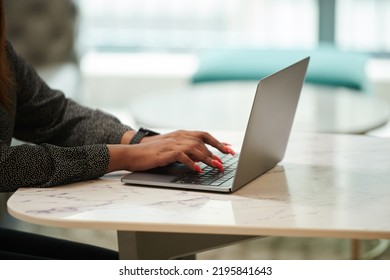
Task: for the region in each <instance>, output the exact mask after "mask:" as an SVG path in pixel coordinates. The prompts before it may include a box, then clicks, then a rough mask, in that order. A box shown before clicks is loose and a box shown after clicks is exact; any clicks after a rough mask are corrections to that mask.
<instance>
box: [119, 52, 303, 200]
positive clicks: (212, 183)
mask: <svg viewBox="0 0 390 280" xmlns="http://www.w3.org/2000/svg"><path fill="white" fill-rule="evenodd" d="M309 60H310V57H307V58H305V59H302V60H301V61H298V62H296V63H294V64H292V65H290V66H288V67H286V68H284V69H282V70H280V71H278V72H276V73H274V74H271V75H269V76H267V77H265V78H263V79H261V80H260V81H259V83H258V85H257V89H256V94H255V97H254V100H253V105H252V109H251V112H250V115H249V120H248V124H247V127H246V131H245V135H244V139H243V143H242V147H241V151H240V153H237V154H236V155H235V156H231V155H228V156H227V157H226V159H224V158H222V160H223V162H224V167H225V171H224V172H223V173H222V172H220V171H219V170H218V169H217V168H211V167H209V166H207V165H205V164H203V163H201V165H200V167H201V168H203V173H197V172H194V171H192V170H190V169H189V168H188V167H186V166H185V165H184V164H180V163H173V164H170V165H169V166H166V167H160V168H155V169H152V170H147V171H143V172H132V173H129V174H128V175H126V176H124V177H123V178H122V182H123V183H125V184H130V185H141V186H154V187H168V188H180V189H187V190H202V191H213V192H225V193H231V192H235V191H237V190H238V189H240V188H242V187H243V186H245V185H246V184H248V183H249V182H251V181H252V180H254V179H256V178H257V177H259V176H260V175H262V174H264V173H266V172H267V171H269V170H270V169H272V168H273V167H275V166H276V165H277V164H278V163H279V162H280V161H281V160H282V159H283V157H284V154H285V151H286V148H287V144H288V139H289V137H290V132H291V128H292V124H293V121H294V116H295V112H296V108H297V105H298V101H299V96H300V93H301V90H302V86H303V82H304V80H305V75H306V71H307V67H308V64H309ZM237 94H239V93H237ZM218 156H219V157H224V156H226V155H224V154H222V153H221V155H219V154H218Z"/></svg>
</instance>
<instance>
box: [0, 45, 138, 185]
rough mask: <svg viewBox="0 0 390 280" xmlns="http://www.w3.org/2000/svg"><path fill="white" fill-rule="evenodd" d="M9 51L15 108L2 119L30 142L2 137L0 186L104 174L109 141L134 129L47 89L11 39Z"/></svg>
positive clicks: (57, 182) (58, 182)
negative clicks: (12, 142)
mask: <svg viewBox="0 0 390 280" xmlns="http://www.w3.org/2000/svg"><path fill="white" fill-rule="evenodd" d="M7 52H8V57H9V63H10V65H11V70H12V73H13V76H14V89H13V92H12V96H13V99H14V100H15V108H14V110H15V111H14V114H13V116H12V117H9V119H7V117H2V120H1V121H7V122H8V123H12V124H13V132H12V133H13V134H12V135H10V137H15V138H17V139H20V140H22V141H25V142H28V143H32V144H25V145H20V146H10V145H9V142H8V139H5V138H3V139H0V165H1V168H0V185H1V189H0V190H1V191H3V192H5V191H15V190H16V189H17V188H18V187H28V186H31V187H50V186H56V185H61V184H67V183H73V182H78V181H83V180H88V179H92V178H97V177H99V176H102V175H103V174H104V173H105V172H106V171H107V168H108V163H109V153H108V148H107V146H106V144H116V143H120V140H121V137H122V135H123V134H124V133H125V131H127V130H129V129H131V128H130V127H129V126H126V125H123V124H122V123H121V122H120V121H119V120H118V119H117V118H115V117H114V116H111V115H109V114H106V113H104V112H101V111H99V110H93V109H89V108H86V107H83V106H81V105H79V104H77V103H76V102H74V101H72V100H70V99H67V98H66V97H65V96H64V94H62V93H61V92H60V91H56V90H53V89H51V88H49V87H48V86H47V84H46V83H45V82H44V81H43V80H42V79H41V78H40V77H39V76H38V74H37V73H36V71H35V70H34V69H33V68H32V67H31V66H30V65H29V64H28V63H26V62H25V61H24V59H22V58H21V57H19V56H18V55H17V54H16V53H15V52H14V50H13V48H12V46H11V45H10V44H8V45H7ZM10 115H11V114H10ZM0 134H1V133H0ZM3 134H4V133H3Z"/></svg>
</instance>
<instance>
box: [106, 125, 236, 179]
mask: <svg viewBox="0 0 390 280" xmlns="http://www.w3.org/2000/svg"><path fill="white" fill-rule="evenodd" d="M207 145H210V146H212V147H215V148H216V149H218V150H220V151H221V152H223V153H231V154H234V152H233V151H232V150H231V148H230V147H229V146H228V145H226V144H225V143H221V142H219V141H218V140H217V139H215V138H214V137H213V136H211V135H210V134H209V133H207V132H202V131H186V130H179V131H175V132H171V133H167V134H162V135H156V136H151V137H145V138H143V139H142V141H141V143H140V144H135V145H108V148H109V151H110V164H109V170H108V171H109V172H111V171H114V170H121V169H125V170H129V171H141V170H147V169H151V168H155V167H160V166H165V165H168V164H170V163H173V162H180V163H183V164H185V165H186V166H188V167H189V168H191V169H192V170H194V171H198V172H201V170H200V168H199V166H198V165H197V164H196V162H198V161H200V162H203V163H205V164H207V165H209V166H212V167H216V168H218V169H219V170H221V171H223V165H222V162H221V160H220V159H219V158H218V157H216V156H214V155H213V153H212V152H211V151H210V150H209V149H208V148H207Z"/></svg>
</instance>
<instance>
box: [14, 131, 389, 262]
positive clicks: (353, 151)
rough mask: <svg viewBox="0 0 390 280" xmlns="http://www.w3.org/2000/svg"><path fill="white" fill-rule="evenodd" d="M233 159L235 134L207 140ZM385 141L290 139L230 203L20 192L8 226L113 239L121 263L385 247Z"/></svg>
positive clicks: (205, 198) (183, 196) (109, 190)
mask: <svg viewBox="0 0 390 280" xmlns="http://www.w3.org/2000/svg"><path fill="white" fill-rule="evenodd" d="M214 134H215V135H216V136H217V137H219V138H220V139H222V140H226V141H229V142H232V144H233V146H234V148H235V149H237V150H238V149H239V148H240V147H239V145H240V139H241V138H240V137H241V135H239V133H225V132H216V133H214ZM389 154H390V141H388V140H387V139H382V138H374V137H367V136H358V135H330V134H306V133H293V134H292V136H291V139H290V142H289V145H288V148H287V154H286V157H285V159H284V160H283V161H282V162H281V163H280V164H279V165H277V166H276V167H275V168H274V169H272V170H270V171H269V172H268V173H266V174H264V175H263V176H261V177H259V178H257V179H256V180H254V181H252V182H251V183H249V184H248V185H247V186H245V187H243V188H242V189H240V190H239V191H237V192H235V193H233V194H218V193H210V192H200V191H199V192H196V191H187V190H172V189H162V188H148V187H139V186H129V185H123V184H122V183H121V182H120V178H121V176H122V175H124V174H125V173H126V172H116V173H111V174H108V175H106V176H104V177H103V178H101V179H98V180H92V181H87V182H81V183H76V184H72V185H65V186H59V187H55V188H47V189H39V188H21V189H19V190H18V191H16V192H15V193H14V194H13V195H12V197H11V198H10V199H9V201H8V211H9V213H10V214H11V215H13V216H14V217H16V218H18V219H21V220H24V221H27V222H31V223H34V224H41V225H46V226H56V227H68V228H91V229H111V230H117V231H118V244H119V252H120V257H121V258H122V259H167V258H175V257H180V256H186V255H191V254H194V253H196V252H200V251H203V250H207V249H210V248H213V247H217V246H222V245H226V244H230V243H234V242H239V241H241V240H246V239H250V238H256V237H260V236H285V237H287V236H290V237H330V238H353V239H390V172H389V170H390V156H389Z"/></svg>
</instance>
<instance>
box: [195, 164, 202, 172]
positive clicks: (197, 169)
mask: <svg viewBox="0 0 390 280" xmlns="http://www.w3.org/2000/svg"><path fill="white" fill-rule="evenodd" d="M194 169H195V171H196V172H198V173H203V170H202V168H200V167H199V165H197V164H196V163H195V164H194Z"/></svg>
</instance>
